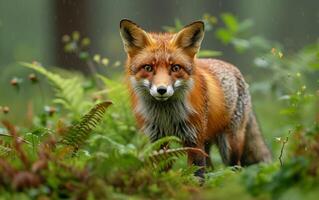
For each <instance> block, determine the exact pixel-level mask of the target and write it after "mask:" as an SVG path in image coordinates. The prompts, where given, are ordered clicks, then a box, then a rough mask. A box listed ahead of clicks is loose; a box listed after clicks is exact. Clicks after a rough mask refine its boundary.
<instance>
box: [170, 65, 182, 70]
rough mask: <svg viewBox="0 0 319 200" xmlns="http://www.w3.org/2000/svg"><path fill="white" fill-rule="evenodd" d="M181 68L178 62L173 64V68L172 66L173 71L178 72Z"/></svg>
mask: <svg viewBox="0 0 319 200" xmlns="http://www.w3.org/2000/svg"><path fill="white" fill-rule="evenodd" d="M180 69H181V66H180V65H177V64H176V65H172V68H171V70H172V72H178V71H179V70H180Z"/></svg>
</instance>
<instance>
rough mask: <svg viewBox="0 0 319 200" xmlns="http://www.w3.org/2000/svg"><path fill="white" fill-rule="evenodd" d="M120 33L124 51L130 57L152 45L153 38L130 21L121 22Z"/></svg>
mask: <svg viewBox="0 0 319 200" xmlns="http://www.w3.org/2000/svg"><path fill="white" fill-rule="evenodd" d="M120 33H121V37H122V40H123V44H124V49H125V51H126V52H127V53H128V54H129V55H130V56H134V55H135V54H136V53H138V51H139V50H141V49H143V48H144V47H146V46H147V45H150V44H151V38H150V37H149V35H148V34H147V33H146V31H144V30H143V29H142V28H140V27H139V26H138V25H137V24H135V23H134V22H132V21H130V20H128V19H123V20H121V22H120Z"/></svg>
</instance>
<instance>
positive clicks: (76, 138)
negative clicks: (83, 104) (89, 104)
mask: <svg viewBox="0 0 319 200" xmlns="http://www.w3.org/2000/svg"><path fill="white" fill-rule="evenodd" d="M111 104H112V103H111V102H110V101H105V102H102V103H99V104H97V105H95V106H94V108H92V109H91V110H90V112H89V113H87V114H86V115H84V116H83V117H82V119H81V120H80V122H78V123H77V124H75V125H73V126H71V127H70V128H69V131H68V132H67V134H66V135H65V136H64V138H63V139H62V143H64V144H66V145H69V146H72V147H73V148H74V150H75V151H76V150H77V149H78V148H79V147H80V146H81V145H83V144H84V143H85V141H86V140H87V139H88V137H89V134H90V133H91V132H92V130H93V129H94V128H95V127H96V126H97V125H98V123H99V122H100V121H101V119H102V118H103V115H104V113H105V111H106V109H107V108H108V107H109V106H110V105H111Z"/></svg>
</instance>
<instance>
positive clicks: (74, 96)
mask: <svg viewBox="0 0 319 200" xmlns="http://www.w3.org/2000/svg"><path fill="white" fill-rule="evenodd" d="M21 65H22V66H24V67H27V68H30V69H33V70H35V71H37V72H38V73H40V74H42V75H44V76H45V77H46V78H47V79H48V80H49V82H50V84H51V85H52V86H53V88H54V92H55V99H54V100H53V102H54V103H57V104H60V105H62V106H63V107H64V108H66V109H67V110H69V111H71V112H75V114H80V113H82V109H86V108H87V107H88V105H89V103H88V102H87V101H85V100H84V99H85V98H84V89H83V88H82V86H81V85H82V83H81V81H80V79H79V78H78V77H74V78H62V77H61V76H60V75H58V74H55V73H52V72H50V71H48V70H47V69H45V68H44V67H42V66H41V65H39V64H31V63H24V62H22V63H21Z"/></svg>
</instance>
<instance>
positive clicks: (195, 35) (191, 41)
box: [173, 21, 205, 56]
mask: <svg viewBox="0 0 319 200" xmlns="http://www.w3.org/2000/svg"><path fill="white" fill-rule="evenodd" d="M204 29H205V26H204V22H202V21H196V22H193V23H191V24H189V25H187V26H185V27H184V28H183V29H182V30H180V31H179V32H178V33H177V34H176V35H175V37H174V38H173V44H174V45H175V46H177V47H178V48H182V49H184V50H185V51H186V52H187V53H188V54H189V55H190V56H195V54H196V53H197V52H198V51H199V48H200V45H201V43H202V40H203V38H204Z"/></svg>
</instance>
